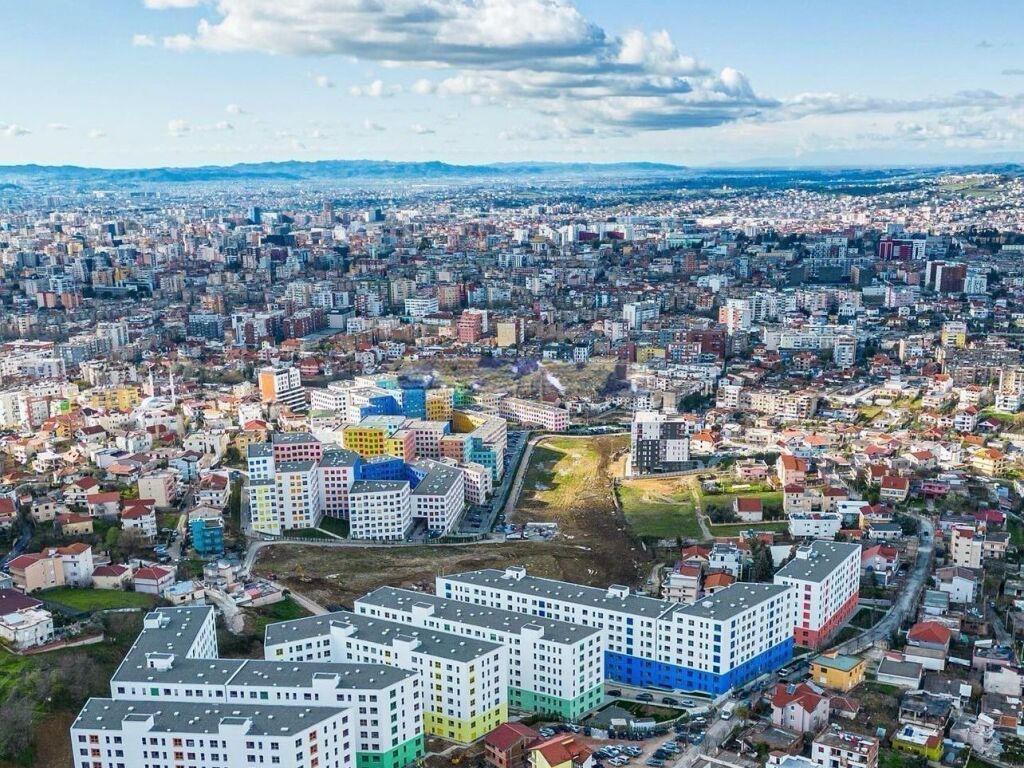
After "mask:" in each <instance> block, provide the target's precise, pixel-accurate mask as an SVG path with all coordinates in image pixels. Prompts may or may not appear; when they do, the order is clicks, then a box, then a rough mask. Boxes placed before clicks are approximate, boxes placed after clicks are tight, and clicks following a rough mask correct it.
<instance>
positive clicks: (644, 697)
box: [636, 693, 654, 701]
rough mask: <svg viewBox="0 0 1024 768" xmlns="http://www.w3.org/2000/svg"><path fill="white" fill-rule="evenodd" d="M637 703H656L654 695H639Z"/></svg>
mask: <svg viewBox="0 0 1024 768" xmlns="http://www.w3.org/2000/svg"><path fill="white" fill-rule="evenodd" d="M636 700H637V701H654V695H653V694H650V693H639V694H637V697H636Z"/></svg>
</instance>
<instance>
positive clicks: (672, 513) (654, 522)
mask: <svg viewBox="0 0 1024 768" xmlns="http://www.w3.org/2000/svg"><path fill="white" fill-rule="evenodd" d="M685 493H686V494H687V495H689V491H686V492H685ZM619 502H620V504H621V505H622V512H623V514H624V515H625V516H626V520H627V521H628V522H629V525H630V527H631V528H632V529H633V533H635V534H636V535H637V536H639V537H641V538H656V539H671V538H675V537H677V536H680V537H682V538H684V539H703V538H704V535H703V533H702V532H701V529H700V523H699V522H698V521H697V511H696V509H695V508H694V505H693V502H692V501H690V500H689V499H688V498H687V499H680V500H678V501H658V500H653V499H652V497H651V495H650V494H649V493H647V492H645V491H644V490H643V489H642V488H638V487H636V486H634V485H627V484H625V483H623V484H622V485H621V486H620V487H619Z"/></svg>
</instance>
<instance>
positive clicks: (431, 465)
mask: <svg viewBox="0 0 1024 768" xmlns="http://www.w3.org/2000/svg"><path fill="white" fill-rule="evenodd" d="M412 466H414V467H423V468H427V469H428V471H427V474H426V476H425V477H424V478H423V479H422V480H420V482H419V483H417V484H416V487H415V488H413V489H412V491H411V492H410V494H409V498H410V500H411V502H412V516H413V517H414V518H423V519H424V520H426V521H427V529H428V530H429V531H430V532H431V533H435V534H438V535H443V534H445V533H448V532H449V531H450V530H451V529H452V527H453V526H454V525H455V522H456V521H457V520H458V518H459V515H460V514H462V510H463V509H464V508H465V506H466V479H465V476H464V475H463V473H462V471H461V470H459V469H458V468H457V467H449V466H447V465H446V464H441V463H439V462H436V461H421V460H418V461H414V462H413V463H412Z"/></svg>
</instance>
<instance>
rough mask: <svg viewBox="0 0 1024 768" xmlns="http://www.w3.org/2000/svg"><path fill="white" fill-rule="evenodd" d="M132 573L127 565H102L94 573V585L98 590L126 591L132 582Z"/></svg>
mask: <svg viewBox="0 0 1024 768" xmlns="http://www.w3.org/2000/svg"><path fill="white" fill-rule="evenodd" d="M132 573H133V571H132V569H131V567H130V566H127V565H116V564H112V565H101V566H98V567H97V568H96V569H95V570H94V571H93V572H92V585H93V587H94V588H96V589H120V590H126V589H128V587H129V585H130V584H131V582H132Z"/></svg>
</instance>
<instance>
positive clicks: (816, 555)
mask: <svg viewBox="0 0 1024 768" xmlns="http://www.w3.org/2000/svg"><path fill="white" fill-rule="evenodd" d="M860 552H861V546H860V544H853V543H850V542H844V541H814V542H812V543H811V545H810V546H809V547H800V548H799V549H798V550H797V553H796V557H794V558H793V559H792V560H790V561H789V562H788V563H786V564H785V565H784V566H783V567H782V568H781V570H779V572H778V573H776V574H775V575H776V576H781V577H788V578H792V579H800V580H801V581H813V582H819V581H824V580H825V579H826V578H827V577H828V575H829V574H830V573H832V571H834V570H835V569H836V567H838V565H839V564H840V563H841V562H843V560H845V559H846V558H848V557H850V556H851V555H855V556H856V557H857V567H858V568H860Z"/></svg>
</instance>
